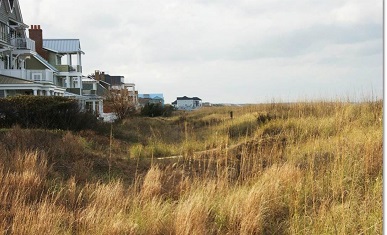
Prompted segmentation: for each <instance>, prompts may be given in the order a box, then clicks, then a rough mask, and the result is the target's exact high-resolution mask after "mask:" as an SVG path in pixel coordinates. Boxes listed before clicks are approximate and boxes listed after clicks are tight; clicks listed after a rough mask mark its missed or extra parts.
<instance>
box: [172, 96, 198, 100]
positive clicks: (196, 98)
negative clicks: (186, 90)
mask: <svg viewBox="0 0 387 235" xmlns="http://www.w3.org/2000/svg"><path fill="white" fill-rule="evenodd" d="M177 100H202V99H200V98H198V97H193V98H190V97H187V96H183V97H177Z"/></svg>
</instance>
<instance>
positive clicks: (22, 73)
mask: <svg viewBox="0 0 387 235" xmlns="http://www.w3.org/2000/svg"><path fill="white" fill-rule="evenodd" d="M0 74H3V75H6V76H10V77H16V78H21V79H25V80H30V81H34V82H50V83H54V73H53V72H52V71H50V70H48V69H46V70H28V69H0Z"/></svg>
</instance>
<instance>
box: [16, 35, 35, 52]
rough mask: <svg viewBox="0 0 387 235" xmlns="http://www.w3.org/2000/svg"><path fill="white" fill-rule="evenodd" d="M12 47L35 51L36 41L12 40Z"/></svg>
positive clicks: (27, 39)
mask: <svg viewBox="0 0 387 235" xmlns="http://www.w3.org/2000/svg"><path fill="white" fill-rule="evenodd" d="M10 42H11V45H12V46H14V47H16V49H19V50H31V51H35V41H34V40H32V39H29V38H11V40H10Z"/></svg>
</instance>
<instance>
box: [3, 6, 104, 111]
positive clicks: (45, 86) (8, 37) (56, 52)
mask: <svg viewBox="0 0 387 235" xmlns="http://www.w3.org/2000/svg"><path fill="white" fill-rule="evenodd" d="M27 28H28V25H26V24H24V23H23V18H22V14H21V10H20V5H19V1H17V0H13V1H12V0H0V98H1V97H7V96H13V95H18V94H27V95H42V96H66V97H71V98H76V99H78V100H79V102H80V104H81V107H82V108H84V109H86V110H90V111H93V112H95V113H96V114H99V113H100V112H102V108H101V107H102V106H103V99H102V97H100V96H98V95H97V94H93V91H91V90H92V89H87V90H85V91H83V90H82V88H83V82H82V55H83V54H84V52H83V51H82V50H81V46H80V40H79V39H44V38H43V31H42V29H41V27H40V25H31V27H30V28H29V30H28V32H29V38H28V37H27V35H26V29H27ZM86 83H89V82H86Z"/></svg>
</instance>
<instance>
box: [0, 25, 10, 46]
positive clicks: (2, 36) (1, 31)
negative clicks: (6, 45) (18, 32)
mask: <svg viewBox="0 0 387 235" xmlns="http://www.w3.org/2000/svg"><path fill="white" fill-rule="evenodd" d="M0 40H1V41H4V42H9V40H8V25H7V24H5V23H3V22H0Z"/></svg>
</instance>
